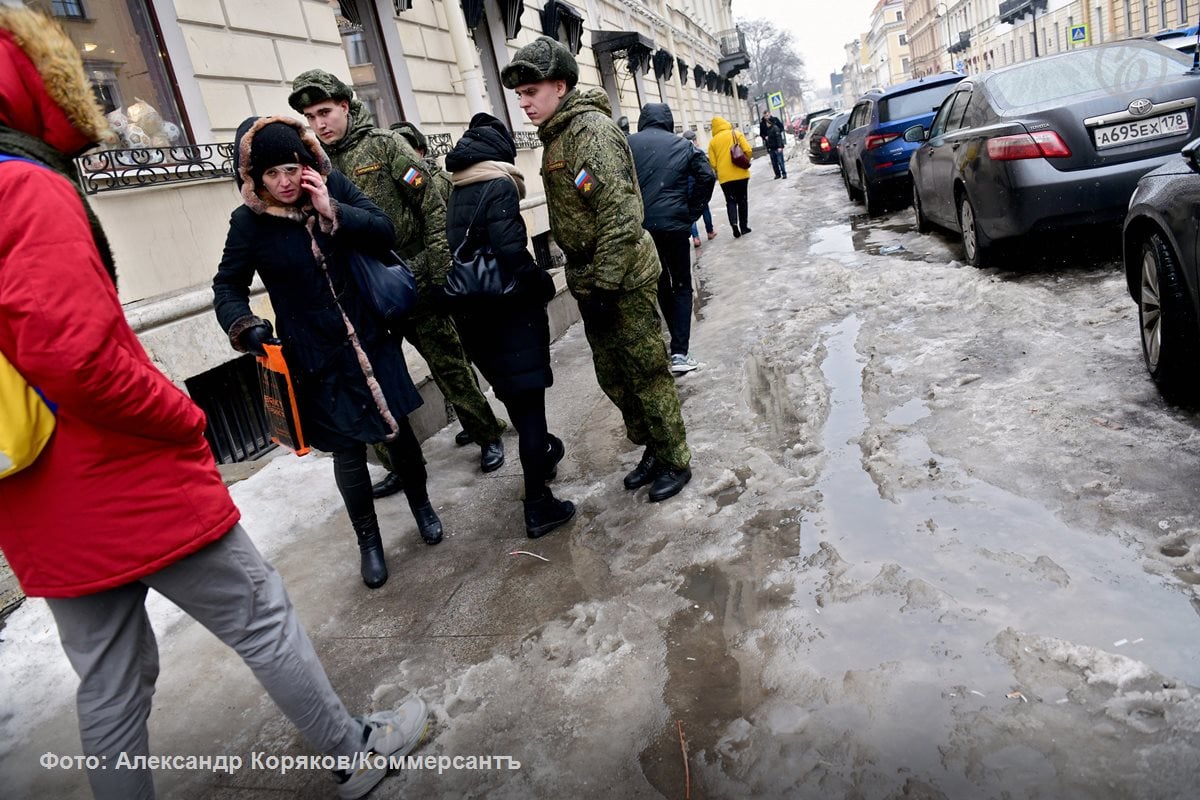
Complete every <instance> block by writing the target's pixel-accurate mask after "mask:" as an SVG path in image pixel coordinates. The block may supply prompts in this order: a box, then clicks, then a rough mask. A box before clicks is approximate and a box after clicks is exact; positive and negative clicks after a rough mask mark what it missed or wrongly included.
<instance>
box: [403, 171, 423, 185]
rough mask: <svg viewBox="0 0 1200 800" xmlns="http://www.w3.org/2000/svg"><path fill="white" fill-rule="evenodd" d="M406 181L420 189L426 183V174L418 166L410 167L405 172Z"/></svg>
mask: <svg viewBox="0 0 1200 800" xmlns="http://www.w3.org/2000/svg"><path fill="white" fill-rule="evenodd" d="M404 182H405V183H407V184H408V185H409V186H411V187H413V188H414V189H419V188H421V186H422V185H423V184H424V183H425V176H424V175H422V174H421V171H420V170H418V169H417V168H416V167H409V168H408V172H406V173H404Z"/></svg>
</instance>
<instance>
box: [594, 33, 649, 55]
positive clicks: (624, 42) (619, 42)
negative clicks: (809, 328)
mask: <svg viewBox="0 0 1200 800" xmlns="http://www.w3.org/2000/svg"><path fill="white" fill-rule="evenodd" d="M630 48H635V49H636V48H641V49H643V50H645V51H646V52H647V53H648V52H650V51H651V50H653V49H654V42H653V41H652V40H651V39H650V38H649V37H648V36H646V35H645V34H642V33H638V32H637V31H592V51H593V52H596V53H615V52H617V51H619V50H624V51H626V52H628V51H629V49H630Z"/></svg>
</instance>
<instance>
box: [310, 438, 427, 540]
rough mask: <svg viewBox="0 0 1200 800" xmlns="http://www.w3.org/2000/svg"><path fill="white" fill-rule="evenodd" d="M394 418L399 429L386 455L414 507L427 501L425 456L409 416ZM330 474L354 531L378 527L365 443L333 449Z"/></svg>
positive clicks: (367, 531)
mask: <svg viewBox="0 0 1200 800" xmlns="http://www.w3.org/2000/svg"><path fill="white" fill-rule="evenodd" d="M396 421H397V422H398V423H399V425H400V431H399V433H397V435H396V438H395V439H394V440H393V441H391V442H389V443H388V444H387V451H388V456H389V457H390V458H391V461H392V469H393V470H394V471H395V473H396V474H397V475H399V476H400V480H401V481H403V483H404V494H405V496H406V497H408V505H409V507H410V508H416V507H418V506H421V505H424V504H425V503H427V502H429V493H428V492H427V491H426V488H425V482H426V480H427V479H428V477H429V476H428V475H427V474H426V472H425V457H424V456H422V455H421V443H420V442H418V441H417V435H416V434H415V433H413V429H412V426H411V425H409V424H408V419H407V418H406V417H400V418H399V419H398V420H396ZM333 477H334V479H335V480H336V481H337V486H338V491H340V492H341V493H342V502H344V503H345V504H346V513H348V514H349V515H350V524H351V525H353V526H354V532H355V533H358V534H367V533H373V532H375V531H377V530H378V529H379V522H378V520H377V519H376V517H375V498H374V497H373V496H372V494H371V476H370V473H368V472H367V446H366V445H365V444H360V445H358V446H357V447H355V448H353V449H350V450H342V451H339V452H336V453H334V454H333Z"/></svg>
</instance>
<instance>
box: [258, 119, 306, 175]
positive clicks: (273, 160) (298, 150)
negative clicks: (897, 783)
mask: <svg viewBox="0 0 1200 800" xmlns="http://www.w3.org/2000/svg"><path fill="white" fill-rule="evenodd" d="M280 164H303V165H305V166H309V167H312V168H314V169H316V167H317V162H316V160H315V159H314V158H313V155H312V153H311V152H310V151H309V149H308V147H306V146H305V144H304V142H302V141H300V134H299V133H297V131H296V129H295V128H293V127H292V126H291V125H288V124H286V123H283V122H272V123H271V124H269V125H265V126H263V128H262V130H260V131H258V132H257V133H255V134H254V139H253V140H252V141H251V142H250V167H251V169H250V174H251V175H253V176H254V182H255V183H257V184H259V185H261V184H262V174H263V173H264V172H266V171H267V170H268V169H270V168H271V167H277V166H279V165H280Z"/></svg>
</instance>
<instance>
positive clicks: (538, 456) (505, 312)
mask: <svg viewBox="0 0 1200 800" xmlns="http://www.w3.org/2000/svg"><path fill="white" fill-rule="evenodd" d="M516 158H517V148H516V145H515V144H514V143H513V139H512V134H511V133H510V132H509V130H508V128H506V127H505V126H504V123H502V122H501V121H500V120H498V119H496V118H495V117H493V116H491V115H490V114H476V115H475V116H474V117H472V118H471V124H470V127H469V128H467V131H466V133H464V134H463V137H462V138H461V139H460V140H459V141H458V143H457V144H456V145H455V146H454V149H453V150H451V151H450V153H449V154H448V155H447V156H446V167H447V169H449V170H450V171H451V175H452V180H453V182H454V191H453V192H451V194H450V208H449V212H448V213H447V215H446V235H447V237H448V239H449V242H450V251H451V252H458V251H459V249H460V248H462V249H463V250H464V251H465V252H467V253H475V252H477V251H478V250H480V249H481V248H482V247H490V248H491V250H492V252H493V253H494V254H495V256H496V260H497V262H498V265H499V267H500V270H501V272H502V274H503V275H504V276H505V277H506V278H512V279H513V280H514V281H515V284H514V286H513V290H512V291H511V292H510V293H509V294H504V295H499V296H468V297H450V298H448V299H447V307H448V308H450V309H451V313H452V314H453V316H454V320H455V323H456V325H457V326H458V330H459V333H460V335H461V336H462V341H463V346H464V347H465V348H466V349H467V354H468V355H470V357H471V360H472V361H473V362H474V363H475V364H476V365H477V366H478V367H479V371H480V372H482V373H483V376H484V377H485V378H487V380H488V383H490V384H491V385H492V389H493V390H494V391H495V393H496V397H498V398H499V399H500V401H501V402H502V403H504V407H505V409H507V411H508V418H509V419H510V420H511V421H512V424H513V427H515V428H516V429H517V434H518V436H519V437H520V453H521V469H522V471H523V472H524V477H525V501H524V508H525V532H526V534H527V535H528V536H529V538H531V539H536V538H538V537H540V536H544V535H546V534H547V533H549V532H550V531H552V530H554V529H555V528H557V527H559V526H560V525H564V524H566V523H567V522H569V521H570V520H571V518H572V517H574V516H575V506H574V504H573V503H571V502H570V501H567V500H559V499H557V498H556V497H555V496H554V495H553V493H552V492H551V491H550V487H548V486H547V485H546V483H547V482H548V481H551V480H553V479H554V478H555V477H556V476H557V474H558V462H559V461H561V460H562V457H563V454H564V452H565V449H564V447H563V443H562V440H561V439H559V438H558V437H557V436H553V435H551V434H550V433H549V432H548V431H547V425H546V389H548V388H549V387H550V386H551V385H552V384H553V383H554V373H553V372H552V371H551V369H550V320H549V318H548V317H547V315H546V304H547V303H548V302H549V301H550V300H551V299H552V298H553V297H554V279H553V278H551V277H550V274H549V273H548V272H546V271H545V270H543V269H542V268H541V267H539V266H538V264H537V262H536V261H534V259H533V256H532V255H530V254H529V234H528V232H527V231H526V229H525V221H524V220H523V219H522V218H521V199H522V198H524V197H525V177H524V176H523V175H522V174H521V172H520V170H518V169H517V168H516V166H515V163H514V162H515V161H516Z"/></svg>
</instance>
